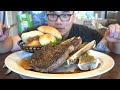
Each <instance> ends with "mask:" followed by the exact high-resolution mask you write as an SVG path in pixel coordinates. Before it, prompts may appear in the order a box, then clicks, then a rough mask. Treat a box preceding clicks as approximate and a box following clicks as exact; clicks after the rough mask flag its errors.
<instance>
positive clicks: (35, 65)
mask: <svg viewBox="0 0 120 90" xmlns="http://www.w3.org/2000/svg"><path fill="white" fill-rule="evenodd" d="M81 43H82V39H81V38H80V37H73V38H71V39H68V40H66V41H63V42H61V43H60V44H58V45H56V46H50V45H46V46H44V47H42V48H41V49H40V50H38V51H36V52H34V53H33V55H32V57H31V59H30V67H32V69H33V70H34V71H38V72H51V71H53V70H54V69H56V68H58V67H59V66H61V65H62V64H63V63H65V62H66V60H67V58H68V57H69V55H70V53H72V52H74V51H76V50H78V48H79V47H80V45H81Z"/></svg>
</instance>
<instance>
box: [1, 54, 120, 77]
mask: <svg viewBox="0 0 120 90" xmlns="http://www.w3.org/2000/svg"><path fill="white" fill-rule="evenodd" d="M11 53H13V52H8V53H4V54H0V79H22V77H21V76H20V75H18V74H17V73H14V72H11V73H10V74H7V75H6V74H5V72H6V70H7V68H2V67H3V65H4V60H5V58H6V57H7V56H8V55H10V54H11ZM108 55H109V56H111V57H112V58H113V59H114V61H115V65H114V67H113V68H112V69H111V70H110V71H108V72H106V73H104V74H102V75H101V76H100V78H99V79H120V55H117V54H114V53H111V52H110V53H108Z"/></svg>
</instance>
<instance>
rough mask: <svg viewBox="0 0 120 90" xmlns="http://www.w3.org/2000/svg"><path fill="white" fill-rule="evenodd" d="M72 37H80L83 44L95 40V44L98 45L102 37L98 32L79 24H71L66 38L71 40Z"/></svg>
mask: <svg viewBox="0 0 120 90" xmlns="http://www.w3.org/2000/svg"><path fill="white" fill-rule="evenodd" d="M73 36H77V37H78V36H80V37H81V38H82V42H83V43H84V42H90V41H92V40H96V44H98V43H99V42H100V40H101V39H102V38H103V35H102V34H100V33H99V32H98V31H96V30H94V29H91V28H88V27H87V26H84V25H79V24H73V26H72V28H71V31H70V33H69V36H68V38H71V37H73Z"/></svg>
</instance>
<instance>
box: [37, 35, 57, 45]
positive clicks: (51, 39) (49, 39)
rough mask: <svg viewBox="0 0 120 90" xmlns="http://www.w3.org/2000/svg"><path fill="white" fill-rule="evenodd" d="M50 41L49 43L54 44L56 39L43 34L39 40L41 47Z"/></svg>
mask: <svg viewBox="0 0 120 90" xmlns="http://www.w3.org/2000/svg"><path fill="white" fill-rule="evenodd" d="M50 41H51V42H55V41H56V38H55V37H54V36H53V35H51V34H43V35H41V36H40V38H39V42H40V44H41V45H43V46H44V45H47V44H49V43H50Z"/></svg>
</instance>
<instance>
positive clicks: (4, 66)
mask: <svg viewBox="0 0 120 90" xmlns="http://www.w3.org/2000/svg"><path fill="white" fill-rule="evenodd" d="M2 68H6V65H5V64H4V65H3V67H2ZM11 72H12V71H11V70H10V69H7V71H6V72H5V74H6V75H7V74H9V73H11Z"/></svg>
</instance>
